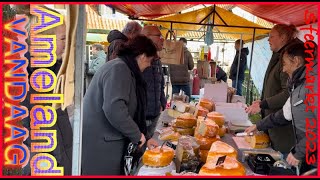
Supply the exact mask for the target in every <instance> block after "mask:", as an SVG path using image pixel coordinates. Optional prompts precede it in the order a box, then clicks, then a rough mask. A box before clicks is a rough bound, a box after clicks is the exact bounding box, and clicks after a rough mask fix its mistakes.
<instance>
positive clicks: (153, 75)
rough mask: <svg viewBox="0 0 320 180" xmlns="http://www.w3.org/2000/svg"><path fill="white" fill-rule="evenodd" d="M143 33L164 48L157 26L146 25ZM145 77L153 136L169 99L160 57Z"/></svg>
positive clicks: (144, 72) (148, 120)
mask: <svg viewBox="0 0 320 180" xmlns="http://www.w3.org/2000/svg"><path fill="white" fill-rule="evenodd" d="M141 33H142V34H144V35H145V36H147V37H148V38H150V39H151V40H152V41H153V43H154V44H155V46H156V47H157V51H161V50H162V48H163V41H164V39H163V37H162V34H161V32H160V30H159V28H158V27H157V26H149V25H148V26H144V27H143V29H142V32H141ZM143 77H144V79H145V81H146V82H147V84H148V87H147V92H148V93H147V102H148V108H147V121H146V122H147V129H148V134H150V136H151V137H152V136H153V134H154V131H155V128H156V125H157V122H158V119H159V117H160V113H161V112H162V111H163V110H164V109H165V108H166V104H167V99H166V97H165V94H164V77H163V73H162V64H161V60H160V58H159V57H156V58H155V59H154V60H153V61H152V64H151V66H150V67H148V68H146V69H145V70H144V71H143Z"/></svg>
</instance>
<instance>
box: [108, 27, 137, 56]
mask: <svg viewBox="0 0 320 180" xmlns="http://www.w3.org/2000/svg"><path fill="white" fill-rule="evenodd" d="M141 29H142V27H141V25H140V24H139V23H138V22H136V21H130V22H128V23H127V24H126V25H125V27H124V28H123V30H122V32H120V31H119V30H112V31H110V33H109V34H108V37H107V40H108V42H109V43H110V45H109V47H108V56H107V61H110V60H112V59H115V58H116V57H117V54H118V50H119V47H120V45H121V44H123V43H124V42H126V41H127V40H128V39H132V38H134V37H136V36H137V35H139V34H140V32H141Z"/></svg>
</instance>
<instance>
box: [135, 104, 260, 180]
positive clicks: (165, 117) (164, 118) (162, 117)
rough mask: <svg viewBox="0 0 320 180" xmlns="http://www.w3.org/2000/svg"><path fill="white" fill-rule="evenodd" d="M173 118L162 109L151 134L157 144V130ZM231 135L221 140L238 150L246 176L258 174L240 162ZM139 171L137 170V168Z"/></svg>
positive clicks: (159, 141)
mask: <svg viewBox="0 0 320 180" xmlns="http://www.w3.org/2000/svg"><path fill="white" fill-rule="evenodd" d="M173 119H174V118H173V117H171V116H169V115H168V110H167V109H166V110H164V111H163V112H162V113H161V115H160V117H159V121H158V123H157V126H156V131H155V133H154V135H153V138H154V139H155V140H157V141H158V143H159V145H161V144H162V143H163V141H161V140H159V138H158V136H159V132H157V130H161V129H163V128H164V127H163V123H165V122H167V123H170V122H171V121H172V120H173ZM232 137H234V135H233V134H229V133H226V134H225V136H224V137H222V138H221V140H222V141H223V142H225V143H227V144H229V145H230V146H232V147H233V148H235V149H236V150H237V151H238V161H239V162H241V163H242V164H243V165H244V167H245V169H246V176H253V175H254V176H256V175H258V174H255V173H253V171H252V170H251V169H250V167H249V166H248V164H247V163H246V162H242V161H241V159H242V153H241V151H240V150H239V148H238V147H237V145H236V143H235V142H234V140H233V139H232ZM141 166H142V163H141V164H140V166H139V168H141ZM138 171H139V170H138Z"/></svg>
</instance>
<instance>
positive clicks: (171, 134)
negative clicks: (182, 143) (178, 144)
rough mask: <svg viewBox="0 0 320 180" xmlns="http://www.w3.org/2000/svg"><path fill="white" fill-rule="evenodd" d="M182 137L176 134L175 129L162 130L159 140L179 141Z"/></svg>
mask: <svg viewBox="0 0 320 180" xmlns="http://www.w3.org/2000/svg"><path fill="white" fill-rule="evenodd" d="M180 137H181V135H180V134H179V133H178V132H175V131H174V129H173V128H171V127H169V128H165V129H163V130H162V133H161V134H160V136H159V139H160V140H162V141H178V139H179V138H180Z"/></svg>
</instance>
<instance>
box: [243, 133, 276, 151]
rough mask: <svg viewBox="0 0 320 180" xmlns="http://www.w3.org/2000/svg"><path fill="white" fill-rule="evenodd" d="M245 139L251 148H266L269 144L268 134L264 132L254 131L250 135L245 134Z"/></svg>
mask: <svg viewBox="0 0 320 180" xmlns="http://www.w3.org/2000/svg"><path fill="white" fill-rule="evenodd" d="M245 141H246V142H248V143H249V144H250V147H251V148H254V149H263V148H267V147H268V146H269V144H270V139H269V136H268V135H267V134H266V133H262V132H259V133H256V134H254V135H252V136H245Z"/></svg>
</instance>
